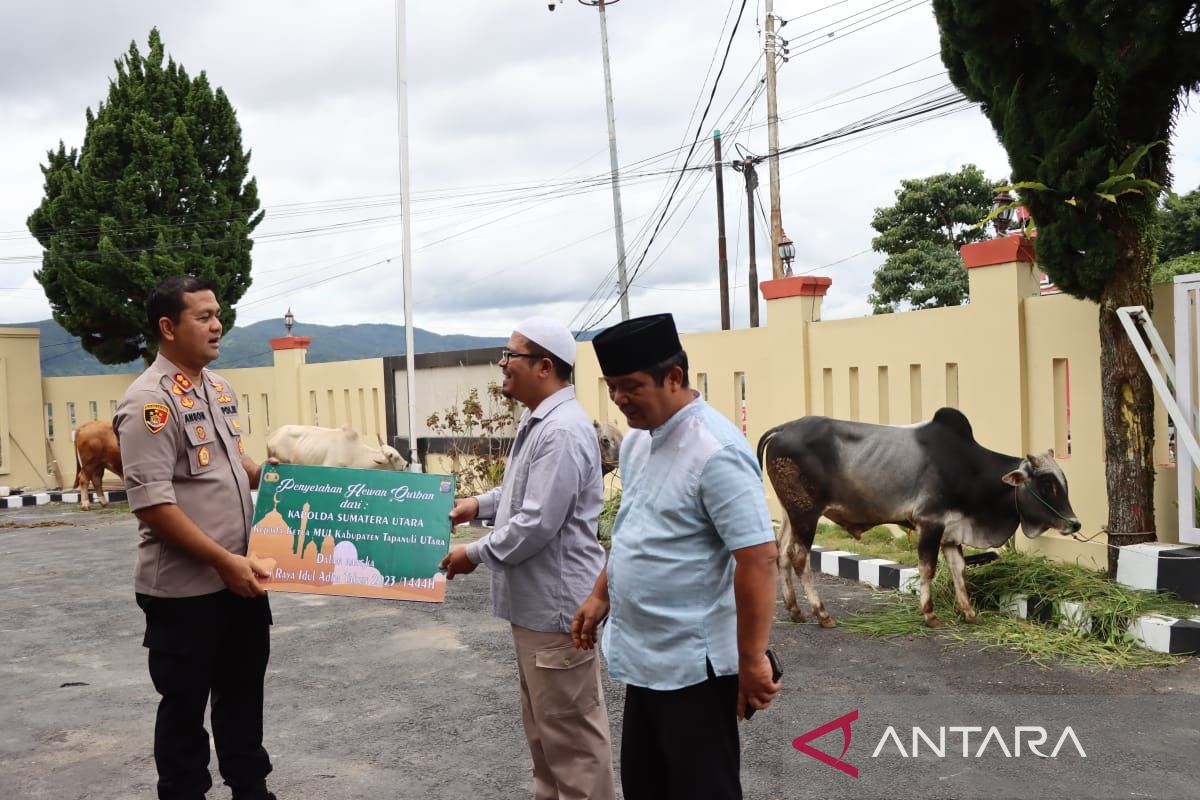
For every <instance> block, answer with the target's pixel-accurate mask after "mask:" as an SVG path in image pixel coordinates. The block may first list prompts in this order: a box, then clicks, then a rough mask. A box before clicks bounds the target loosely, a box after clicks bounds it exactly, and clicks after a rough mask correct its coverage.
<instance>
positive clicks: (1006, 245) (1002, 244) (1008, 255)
mask: <svg viewBox="0 0 1200 800" xmlns="http://www.w3.org/2000/svg"><path fill="white" fill-rule="evenodd" d="M958 252H959V254H960V255H961V256H962V260H963V263H964V264H966V265H967V269H975V268H976V267H991V266H994V265H996V264H1011V263H1012V262H1014V261H1021V262H1025V263H1027V264H1033V263H1034V262H1036V261H1037V253H1036V251H1035V249H1034V246H1033V239H1030V238H1029V237H1027V236H1024V235H1022V234H1019V233H1018V234H1013V235H1012V236H1001V237H1000V238H998V239H986V240H984V241H982V242H972V243H971V244H964V245H963V246H962V247H960V248H959V250H958Z"/></svg>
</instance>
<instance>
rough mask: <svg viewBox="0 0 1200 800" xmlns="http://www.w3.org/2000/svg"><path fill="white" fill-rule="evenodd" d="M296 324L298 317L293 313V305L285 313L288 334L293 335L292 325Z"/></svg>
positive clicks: (284, 323)
mask: <svg viewBox="0 0 1200 800" xmlns="http://www.w3.org/2000/svg"><path fill="white" fill-rule="evenodd" d="M294 324H296V317H295V316H294V315H293V314H292V309H291V307H289V308H288V310H287V313H286V314H284V315H283V327H285V328H287V335H288V336H291V335H292V326H293V325H294Z"/></svg>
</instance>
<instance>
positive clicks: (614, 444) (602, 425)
mask: <svg viewBox="0 0 1200 800" xmlns="http://www.w3.org/2000/svg"><path fill="white" fill-rule="evenodd" d="M592 425H594V426H595V428H596V442H597V443H598V444H599V445H600V474H602V475H607V474H608V473H610V472H612V471H613V470H615V469H616V468H617V461H618V458H619V457H620V455H621V441H622V440H623V439H624V438H625V434H623V433H621V429H620V428H618V427H617V426H616V425H614V424H612V423H611V422H597V421H596V420H592Z"/></svg>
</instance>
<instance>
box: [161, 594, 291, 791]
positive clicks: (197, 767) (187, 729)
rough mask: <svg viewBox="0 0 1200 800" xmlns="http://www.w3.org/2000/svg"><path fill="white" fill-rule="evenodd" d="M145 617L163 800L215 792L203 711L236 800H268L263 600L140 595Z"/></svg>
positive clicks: (267, 646) (267, 614)
mask: <svg viewBox="0 0 1200 800" xmlns="http://www.w3.org/2000/svg"><path fill="white" fill-rule="evenodd" d="M137 603H138V605H139V606H141V608H142V610H143V611H144V612H145V613H146V637H145V640H144V641H143V644H144V645H145V646H146V647H147V648H149V650H150V679H151V680H152V681H153V682H154V688H155V689H156V690H157V691H158V693H159V695H161V696H162V699H161V700H160V701H159V704H158V717H157V719H156V721H155V725H154V763H155V766H157V768H158V796H159V798H160V800H200V799H201V798H203V797H204V793H205V792H207V791H208V790H209V788H211V787H212V777H211V776H210V775H209V772H208V759H209V750H208V733H207V732H206V731H205V730H204V710H205V707H206V706H207V705H208V701H209V697H210V696H211V698H212V733H213V742H214V743H215V745H216V749H217V764H218V766H219V768H220V771H221V777H223V778H224V779H225V783H226V784H227V785H228V786H229V787H230V788H231V789H232V790H233V797H234V798H235V800H243V798H259V797H266V796H267V795H266V777H267V773H269V772H270V771H271V760H270V758H268V756H267V751H266V750H265V749H263V745H262V739H263V678H264V676H265V675H266V671H267V659H268V658H269V657H270V652H271V638H270V625H271V606H270V603H269V602H268V601H267V598H266V596H263V597H255V598H243V597H238V596H236V595H234V594H233V593H232V592H230V591H228V590H223V591H220V592H216V593H214V594H207V595H201V596H199V597H181V598H174V597H172V598H166V597H151V596H149V595H144V594H138V595H137Z"/></svg>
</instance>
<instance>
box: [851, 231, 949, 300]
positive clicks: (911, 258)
mask: <svg viewBox="0 0 1200 800" xmlns="http://www.w3.org/2000/svg"><path fill="white" fill-rule="evenodd" d="M871 289H872V290H873V291H872V293H871V296H870V298H868V299H869V300H870V303H871V306H872V307H873V308H874V309H875V313H876V314H890V313H892V312H893V311H895V310H896V309H897V308H898V307H899V306H900V304H901V303H905V302H906V303H908V305H909V306H911V307H912V308H914V309H921V308H939V307H941V306H957V305H962V303H963V301H964V300H966V298H967V271H966V269H964V268H963V263H962V259H961V258H960V257H959V255H958V251H957V250H955V249H954V248H953V247H949V246H947V245H943V244H935V243H933V242H919V243H918V244H916V245H915V246H913V247H911V248H909V249H908V250H905V251H903V252H901V253H896V254H895V255H891V256H888V257H887V260H886V261H884V262H883V264H882V265H881V266H880V267H879V268H878V269H877V270H875V279H874V281H872V283H871Z"/></svg>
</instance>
